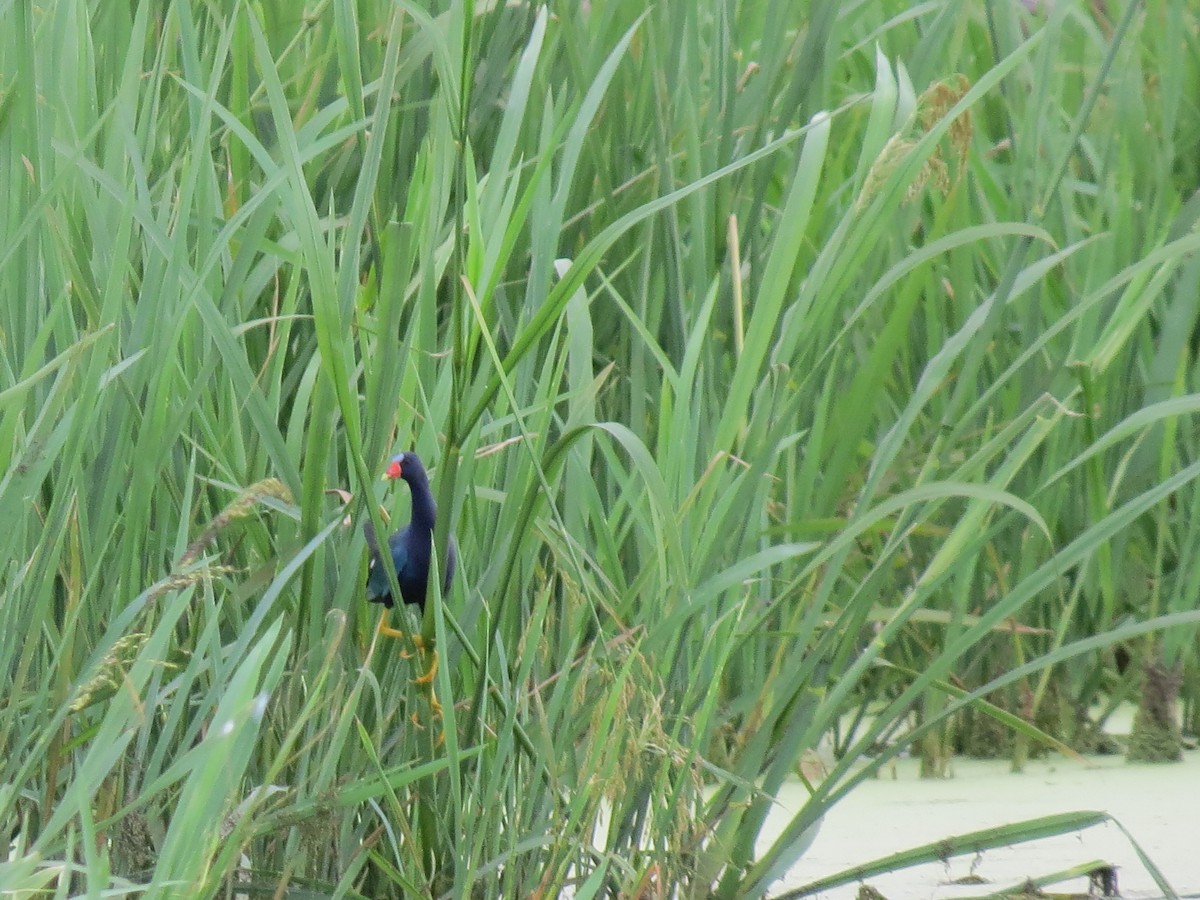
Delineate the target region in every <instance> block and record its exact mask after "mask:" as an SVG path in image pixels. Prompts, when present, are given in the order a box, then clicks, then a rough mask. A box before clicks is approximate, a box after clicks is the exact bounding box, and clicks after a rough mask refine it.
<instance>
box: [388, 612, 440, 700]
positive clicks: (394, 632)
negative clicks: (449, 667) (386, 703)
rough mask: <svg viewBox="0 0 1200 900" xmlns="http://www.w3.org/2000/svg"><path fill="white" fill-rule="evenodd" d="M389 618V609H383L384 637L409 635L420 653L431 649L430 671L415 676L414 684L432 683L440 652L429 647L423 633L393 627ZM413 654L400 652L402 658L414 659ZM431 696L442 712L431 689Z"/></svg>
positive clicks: (404, 651) (405, 651)
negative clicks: (389, 622) (422, 635)
mask: <svg viewBox="0 0 1200 900" xmlns="http://www.w3.org/2000/svg"><path fill="white" fill-rule="evenodd" d="M387 620H388V610H386V609H385V610H384V611H383V615H381V616H380V617H379V628H378V631H379V633H380V634H381V635H383V636H384V637H390V638H402V637H407V638H408V639H409V640H410V641H412V644H413V646H414V647H416V649H417V652H418V653H424V652H425V651H426V650H427V649H428V650H429V655H430V656H432V657H433V662H432V663H430V666H429V671H428V672H426V673H425V674H424V675H422V676H421V677H419V678H414V679H413V684H428V685H432V684H433V677H434V676H435V675H437V670H438V652H437V650H436V649H434V648H432V647H427V646H426V644H425V639H424V638H423V637H421V635H419V634H415V633H414V634H409V633H408V632H407V631H400V630H399V629H398V628H392V626H390V625H388V623H387ZM412 656H413V654H411V653H409V652H408V651H407V650H402V651H401V652H400V658H401V659H412ZM430 698H431V699H432V701H433V704H434V709H435V710H436V711H437V712H441V710H442V707H441V705H440V704H438V702H437V697H434V696H433V692H432V690H431V691H430Z"/></svg>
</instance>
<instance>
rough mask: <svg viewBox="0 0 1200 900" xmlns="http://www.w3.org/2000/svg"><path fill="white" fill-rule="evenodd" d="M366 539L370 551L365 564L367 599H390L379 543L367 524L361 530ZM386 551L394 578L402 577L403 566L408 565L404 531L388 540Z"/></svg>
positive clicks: (390, 587)
mask: <svg viewBox="0 0 1200 900" xmlns="http://www.w3.org/2000/svg"><path fill="white" fill-rule="evenodd" d="M363 532H364V534H365V535H366V538H367V547H368V548H370V550H371V561H370V562H369V563H368V564H367V599H368V600H374V599H375V598H377V597H390V596H391V595H392V586H391V585H390V584H389V583H388V576H387V570H386V569H385V568H384V566H383V562H382V560H381V559H380V555H379V542H378V541H377V540H376V538H375V529H374V528H372V527H371V523H369V522H368V523H367V525H366V527H365V528H364V529H363ZM388 550H390V551H391V553H392V565H393V566H395V567H396V577H397V578H403V577H404V569H405V566H407V565H408V550H407V548H406V546H405V540H404V531H403V530H401V531H397V532H396V533H395V534H393V535H392V536H391V537H389V538H388Z"/></svg>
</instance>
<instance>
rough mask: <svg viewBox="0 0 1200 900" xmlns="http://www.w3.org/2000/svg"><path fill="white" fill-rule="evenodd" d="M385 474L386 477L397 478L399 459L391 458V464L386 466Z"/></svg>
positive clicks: (398, 474)
mask: <svg viewBox="0 0 1200 900" xmlns="http://www.w3.org/2000/svg"><path fill="white" fill-rule="evenodd" d="M385 474H386V475H387V477H388V478H399V477H400V460H398V459H393V460H392V463H391V465H389V466H388V467H387V472H386V473H385Z"/></svg>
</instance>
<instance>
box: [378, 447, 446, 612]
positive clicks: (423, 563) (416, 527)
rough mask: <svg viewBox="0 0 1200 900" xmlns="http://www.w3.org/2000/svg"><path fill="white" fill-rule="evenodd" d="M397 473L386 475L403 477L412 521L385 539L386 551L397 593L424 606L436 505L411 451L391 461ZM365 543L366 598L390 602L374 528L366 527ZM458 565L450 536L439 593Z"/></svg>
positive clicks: (425, 477)
mask: <svg viewBox="0 0 1200 900" xmlns="http://www.w3.org/2000/svg"><path fill="white" fill-rule="evenodd" d="M392 467H394V468H395V469H396V472H397V474H396V475H391V469H390V468H389V477H399V478H403V479H404V480H405V481H407V482H408V487H409V491H410V492H411V494H412V510H413V514H412V521H411V522H409V523H408V525H406V526H405V527H404V528H401V529H400V530H399V531H397V532H396V533H395V534H393V535H392V536H391V537H389V538H388V541H387V545H388V550H389V551H390V552H391V556H392V564H393V565H394V566H395V567H396V580H397V581H398V582H399V584H400V596H401V598H402V599H403V600H404V602H405V603H410V604H413V605H415V606H417V607H418V608H419V609H421V610H422V611H423V610H424V609H425V595H426V593H427V586H428V583H429V569H430V563H431V561H432V557H433V553H432V547H433V526H434V521H435V519H436V515H437V507H436V505H435V504H434V502H433V495H432V493H431V492H430V490H429V476H428V474H426V472H425V467H424V466H423V465H422V464H421V460H420V458H419V457H418V456H417V455H416V454H415V453H401V454H400V455H399V456H397V457H395V458H394V459H393V460H392ZM367 544H368V546H369V547H370V548H371V562H370V565H369V567H368V569H367V599H368V600H370V601H371V602H372V603H382V604H383V605H384V606H387V607H389V608H390V607H391V606H392V605H393V604H394V602H395V601H394V599H393V598H392V588H391V585H390V584H389V583H388V576H387V570H386V569H385V567H384V564H383V561H382V560H381V559H380V558H379V552H380V548H379V547H378V546H377V542H376V540H375V533H374V530H373V529H371V528H370V525H369V524H368V526H367ZM457 566H458V547H457V545H456V543H455V541H454V538H453V537H451V538H450V547H449V552H448V553H447V554H446V565H445V567H444V569H443V571H442V593H443V594H445V593H446V592H447V591H449V590H450V582H451V581H452V580H453V579H454V570H455V569H456V568H457Z"/></svg>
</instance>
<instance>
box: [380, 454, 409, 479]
mask: <svg viewBox="0 0 1200 900" xmlns="http://www.w3.org/2000/svg"><path fill="white" fill-rule="evenodd" d="M407 455H408V454H406V453H400V454H397V455H396V456H393V457H392V461H391V462H390V463H388V467H387V469H386V470H385V471H384V473H383V477H384V478H387V479H388V480H392V479H394V478H403V477H404V463H405V457H406V456H407Z"/></svg>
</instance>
